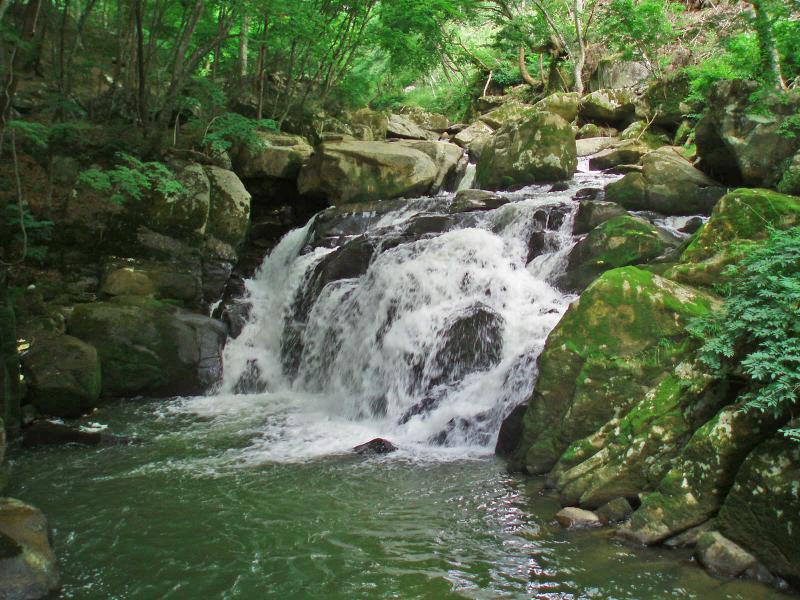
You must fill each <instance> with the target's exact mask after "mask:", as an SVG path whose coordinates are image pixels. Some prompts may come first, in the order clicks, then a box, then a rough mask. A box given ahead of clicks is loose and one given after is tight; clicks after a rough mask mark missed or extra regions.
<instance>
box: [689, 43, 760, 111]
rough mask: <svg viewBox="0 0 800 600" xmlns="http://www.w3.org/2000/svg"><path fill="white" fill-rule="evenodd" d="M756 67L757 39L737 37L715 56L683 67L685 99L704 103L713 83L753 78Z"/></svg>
mask: <svg viewBox="0 0 800 600" xmlns="http://www.w3.org/2000/svg"><path fill="white" fill-rule="evenodd" d="M759 68H760V67H759V50H758V39H757V38H756V36H755V35H754V34H751V33H742V34H739V35H736V36H734V37H733V38H731V39H730V40H729V41H728V42H727V44H726V45H725V46H724V49H723V50H722V51H721V52H720V53H719V54H718V55H715V56H712V57H711V58H709V59H708V60H705V61H703V62H701V63H700V64H698V65H692V66H689V67H687V68H686V73H687V74H688V75H689V97H688V100H689V101H691V102H700V103H704V102H705V101H706V99H707V98H708V94H709V92H710V91H711V88H712V87H713V86H714V84H715V83H716V82H718V81H721V80H723V79H754V78H755V77H756V74H757V73H758V72H759Z"/></svg>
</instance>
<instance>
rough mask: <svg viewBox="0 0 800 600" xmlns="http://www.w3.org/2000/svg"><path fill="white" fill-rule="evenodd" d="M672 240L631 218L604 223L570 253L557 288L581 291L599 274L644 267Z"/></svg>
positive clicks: (641, 220)
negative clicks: (629, 267)
mask: <svg viewBox="0 0 800 600" xmlns="http://www.w3.org/2000/svg"><path fill="white" fill-rule="evenodd" d="M671 244H674V242H673V240H671V239H669V238H668V237H667V236H666V235H664V234H663V233H662V232H660V231H659V230H658V229H657V228H656V227H654V226H653V225H651V224H650V223H649V222H647V221H645V220H644V219H640V218H638V217H634V216H631V215H620V216H618V217H614V218H612V219H609V220H607V221H604V222H603V223H601V224H600V225H598V226H597V227H595V228H594V229H592V230H591V232H590V233H589V235H588V236H587V237H585V238H584V239H582V240H580V241H579V242H578V243H577V244H576V245H575V247H574V248H573V249H572V250H571V251H570V254H569V262H568V264H567V268H566V271H565V273H564V274H563V276H562V277H561V278H560V279H559V284H560V285H561V286H563V287H564V288H565V289H568V290H576V291H579V290H582V289H584V288H585V287H586V286H587V285H589V284H590V283H591V282H592V281H594V280H595V279H596V278H597V277H598V276H599V275H600V274H601V273H604V272H605V271H608V270H610V269H615V268H617V267H625V266H628V265H634V264H642V263H646V262H648V261H650V260H653V259H654V258H657V257H658V256H661V255H662V254H663V253H664V252H665V251H666V250H667V249H668V248H669V247H670V245H671Z"/></svg>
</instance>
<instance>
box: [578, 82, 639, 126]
mask: <svg viewBox="0 0 800 600" xmlns="http://www.w3.org/2000/svg"><path fill="white" fill-rule="evenodd" d="M635 112H636V95H635V94H634V93H633V92H632V91H631V90H627V89H619V90H610V89H606V90H597V91H596V92H592V93H591V94H587V95H586V96H584V97H583V98H581V105H580V113H579V114H580V116H581V119H583V120H584V121H599V122H601V123H611V124H618V123H622V124H627V123H628V122H630V121H631V120H632V119H633V117H634V114H635Z"/></svg>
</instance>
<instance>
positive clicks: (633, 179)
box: [606, 147, 727, 215]
mask: <svg viewBox="0 0 800 600" xmlns="http://www.w3.org/2000/svg"><path fill="white" fill-rule="evenodd" d="M726 191H727V189H726V188H725V187H723V186H722V185H720V184H719V183H717V182H716V181H714V180H713V179H710V178H709V177H708V176H706V175H705V174H703V173H702V172H700V171H698V170H697V169H695V168H694V167H693V166H692V164H691V163H690V162H689V161H688V160H686V159H685V158H683V156H681V155H680V153H679V152H678V151H677V150H676V149H674V148H672V147H664V148H659V149H658V150H655V151H653V152H650V153H648V154H646V155H645V156H644V158H643V159H642V172H641V173H628V174H627V175H625V177H623V178H622V179H621V180H619V181H616V182H614V183H611V184H609V185H608V186H606V199H607V200H608V201H610V202H616V203H618V204H620V205H621V206H624V207H625V208H627V209H628V210H650V211H654V212H658V213H661V214H665V215H697V214H709V213H710V212H711V210H712V208H713V207H714V205H715V204H716V203H717V201H718V200H719V199H720V198H721V197H722V196H723V195H724V194H725V192H726Z"/></svg>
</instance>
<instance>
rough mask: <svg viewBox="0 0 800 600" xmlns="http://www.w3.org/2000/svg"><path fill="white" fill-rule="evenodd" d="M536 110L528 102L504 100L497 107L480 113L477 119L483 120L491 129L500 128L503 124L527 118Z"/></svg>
mask: <svg viewBox="0 0 800 600" xmlns="http://www.w3.org/2000/svg"><path fill="white" fill-rule="evenodd" d="M536 112H537V110H536V109H535V108H534V107H533V106H531V105H530V104H523V103H522V102H519V101H517V100H511V101H509V102H506V103H505V104H503V105H502V106H500V107H499V108H495V109H494V110H492V111H490V112H488V113H486V114H484V115H481V116H480V117H478V119H479V120H481V121H482V122H484V123H485V124H486V125H488V126H489V127H491V128H492V129H500V128H501V127H503V126H505V125H509V124H511V123H516V122H519V121H527V120H529V119H530V118H531V117H532V116H533V115H534V114H535V113H536Z"/></svg>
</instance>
